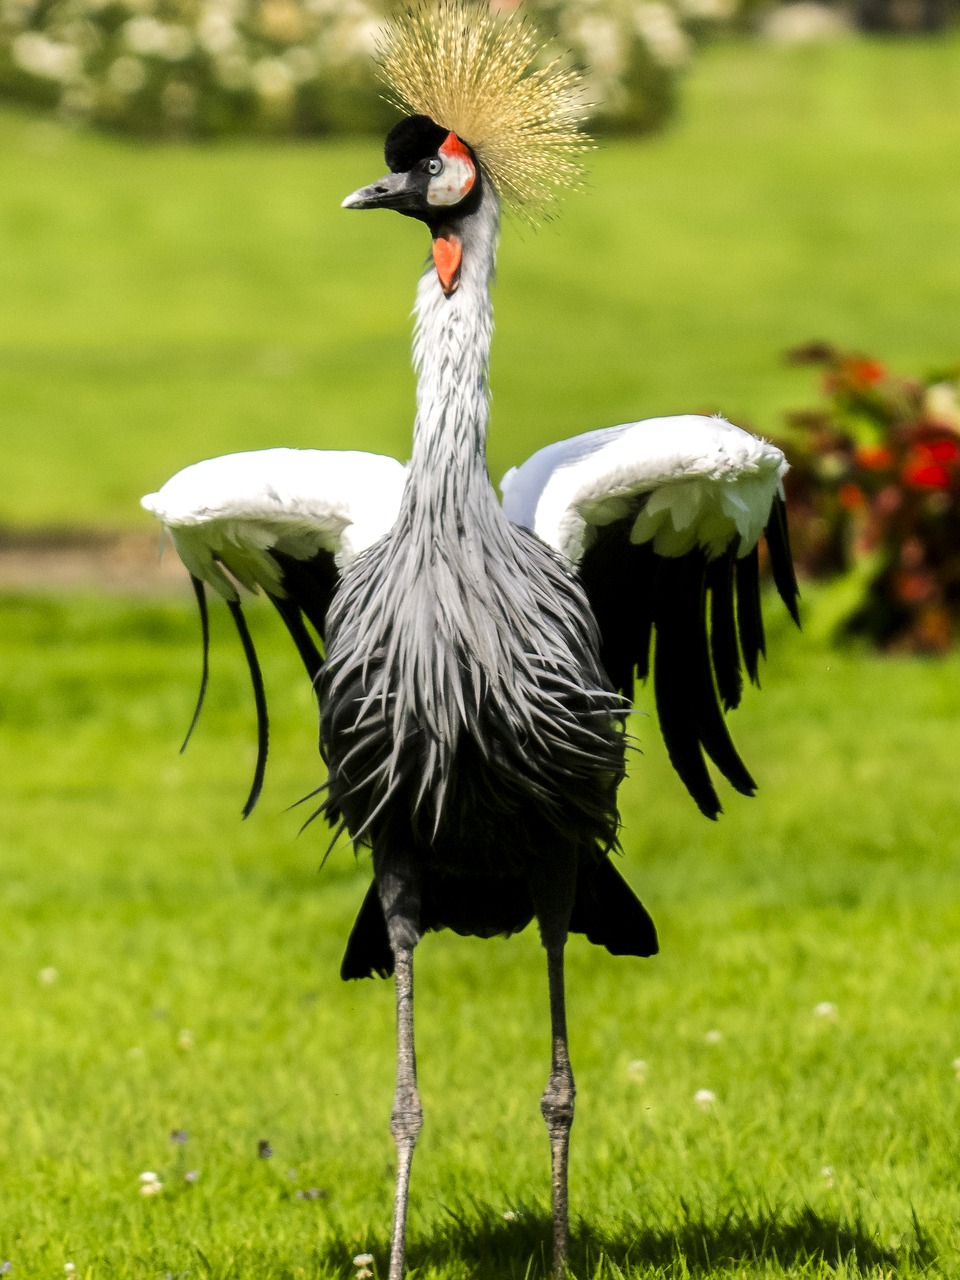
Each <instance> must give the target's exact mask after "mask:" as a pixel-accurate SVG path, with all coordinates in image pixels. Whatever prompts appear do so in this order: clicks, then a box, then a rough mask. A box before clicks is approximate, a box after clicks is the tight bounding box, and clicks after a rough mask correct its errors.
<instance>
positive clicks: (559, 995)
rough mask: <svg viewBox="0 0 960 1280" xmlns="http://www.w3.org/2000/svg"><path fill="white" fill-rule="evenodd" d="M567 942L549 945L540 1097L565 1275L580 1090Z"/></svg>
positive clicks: (557, 1250) (558, 1270)
mask: <svg viewBox="0 0 960 1280" xmlns="http://www.w3.org/2000/svg"><path fill="white" fill-rule="evenodd" d="M564 945H565V943H564V942H560V943H559V944H558V943H551V944H550V945H548V946H547V975H548V978H549V982H550V1031H551V1038H552V1062H551V1067H550V1079H549V1080H548V1081H547V1087H546V1089H545V1090H544V1093H543V1097H542V1098H541V1099H540V1110H541V1112H542V1113H543V1118H544V1120H545V1121H546V1122H547V1132H548V1133H549V1135H550V1159H551V1165H552V1169H553V1270H554V1275H556V1276H558V1277H560V1276H564V1275H565V1274H566V1271H567V1265H568V1262H569V1257H570V1221H569V1211H568V1207H567V1157H568V1152H569V1149H570V1126H571V1125H572V1124H573V1105H574V1099H575V1097H576V1095H577V1090H576V1088H575V1086H574V1083H573V1070H572V1069H571V1066H570V1054H569V1051H568V1048H567V1010H566V998H565V995H564V982H563V949H564Z"/></svg>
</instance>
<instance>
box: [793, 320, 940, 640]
mask: <svg viewBox="0 0 960 1280" xmlns="http://www.w3.org/2000/svg"><path fill="white" fill-rule="evenodd" d="M789 358H790V359H791V360H792V361H793V362H794V363H804V364H813V365H818V366H820V367H821V368H823V370H824V373H823V377H822V388H823V391H824V394H825V398H826V403H825V404H824V406H823V407H821V408H818V409H814V410H804V411H801V412H798V413H794V414H791V415H790V418H789V421H790V424H791V427H792V429H793V436H794V439H793V443H792V444H787V445H785V448H786V451H787V454H788V457H789V458H790V463H791V471H790V473H789V474H788V476H787V490H788V492H787V497H788V503H789V506H790V518H791V526H792V529H793V531H794V540H795V553H796V558H797V561H798V564H799V566H800V568H801V570H802V571H805V572H806V573H807V574H808V575H809V576H812V577H816V578H825V579H831V578H833V579H843V578H845V579H847V582H848V585H851V586H852V587H853V588H854V590H853V591H851V592H850V593H849V600H848V602H847V603H846V605H845V607H844V609H843V610H842V614H841V618H840V631H841V633H842V634H845V635H848V636H861V637H864V638H865V639H867V640H868V641H869V642H871V643H872V644H873V645H875V646H876V647H877V648H880V649H887V650H891V649H892V650H898V651H905V652H913V653H941V652H943V651H944V650H946V649H947V648H949V647H950V645H951V644H953V643H954V641H955V639H956V636H957V633H958V630H960V403H958V398H957V389H958V383H957V380H958V376H960V370H958V369H951V370H948V371H940V372H938V373H936V374H931V375H930V376H928V377H926V378H904V377H900V376H898V375H896V374H894V373H892V372H891V371H890V370H889V369H888V368H887V367H886V365H884V364H883V363H881V362H880V361H879V360H873V359H870V358H868V357H866V356H863V355H859V354H855V353H851V352H843V351H838V350H836V349H835V348H834V347H831V346H829V345H827V344H825V343H812V344H810V345H809V346H807V347H802V348H798V349H797V350H796V351H794V352H791V353H790V357H789Z"/></svg>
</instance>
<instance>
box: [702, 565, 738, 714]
mask: <svg viewBox="0 0 960 1280" xmlns="http://www.w3.org/2000/svg"><path fill="white" fill-rule="evenodd" d="M735 574H736V561H735V553H734V552H733V550H730V551H727V552H726V553H725V554H724V555H722V556H718V557H717V558H716V560H713V561H711V562H710V564H709V566H708V567H707V588H708V590H709V593H710V653H711V656H712V658H713V670H714V674H715V675H716V677H717V688H718V689H719V691H720V700H721V702H722V703H723V709H724V711H732V710H733V709H734V707H739V705H740V699H741V698H742V697H743V672H742V670H741V667H740V648H739V645H738V642H737V619H736V614H735V613H734V608H733V595H734V589H735V582H734V578H735Z"/></svg>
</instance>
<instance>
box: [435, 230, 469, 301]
mask: <svg viewBox="0 0 960 1280" xmlns="http://www.w3.org/2000/svg"><path fill="white" fill-rule="evenodd" d="M462 258H463V245H462V244H461V243H460V239H459V237H458V236H455V235H454V234H453V232H452V231H444V232H441V233H440V234H439V235H438V236H437V238H436V239H435V240H434V242H433V265H434V266H435V267H436V268H437V276H438V278H439V280H440V287H441V289H442V290H443V292H444V293H445V294H446V296H447V297H448V298H449V297H450V295H451V294H452V293H456V291H457V286H458V285H459V283H460V262H461V259H462Z"/></svg>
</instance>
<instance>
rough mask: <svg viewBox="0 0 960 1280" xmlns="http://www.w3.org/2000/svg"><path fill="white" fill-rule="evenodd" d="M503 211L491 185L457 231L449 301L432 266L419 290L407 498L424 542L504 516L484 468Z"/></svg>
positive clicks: (416, 310)
mask: <svg viewBox="0 0 960 1280" xmlns="http://www.w3.org/2000/svg"><path fill="white" fill-rule="evenodd" d="M499 214H500V211H499V201H498V200H497V195H496V192H495V191H494V189H493V187H492V185H491V184H490V183H489V182H487V183H485V185H484V190H483V195H482V198H481V201H480V204H479V206H478V208H477V210H476V211H475V212H474V213H473V214H471V215H470V216H468V217H467V218H464V219H463V221H462V223H461V224H460V225H459V226H458V228H457V231H458V234H459V235H460V238H461V242H462V245H463V258H462V265H461V273H460V284H459V288H458V289H457V290H456V292H455V293H453V294H452V295H451V296H450V297H449V298H448V297H445V296H444V293H443V290H442V289H441V287H440V282H439V280H438V278H437V273H436V271H435V269H434V267H433V265H432V264H431V265H430V266H429V267H428V269H427V271H426V272H425V273H424V275H423V277H422V278H421V280H420V284H419V287H418V290H417V303H416V309H415V314H416V329H415V334H414V346H413V360H414V368H415V369H416V372H417V418H416V423H415V426H414V436H413V456H412V458H411V462H410V477H409V481H408V485H407V501H408V503H409V504H410V505H411V506H412V508H413V510H412V511H411V515H413V516H414V520H413V525H414V531H415V533H416V534H422V535H423V536H425V537H435V536H436V532H437V528H438V524H437V520H438V519H439V518H440V517H444V518H446V519H449V518H450V517H451V515H454V513H456V517H461V516H463V515H464V514H466V513H467V512H468V510H469V509H471V508H473V509H474V510H475V513H476V514H479V513H480V511H481V510H482V511H483V514H484V516H486V517H487V518H488V519H489V518H493V519H494V520H498V519H502V516H501V515H500V504H499V502H497V499H496V496H495V494H494V492H493V488H492V486H491V484H490V480H489V477H488V474H487V463H486V439H487V419H488V415H489V400H488V392H487V369H488V364H489V358H490V339H491V336H492V333H493V308H492V304H491V300H490V284H491V281H492V278H493V273H494V264H495V261H496V251H497V241H498V238H499V230H500V216H499ZM492 511H495V512H496V514H495V515H492Z"/></svg>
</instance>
